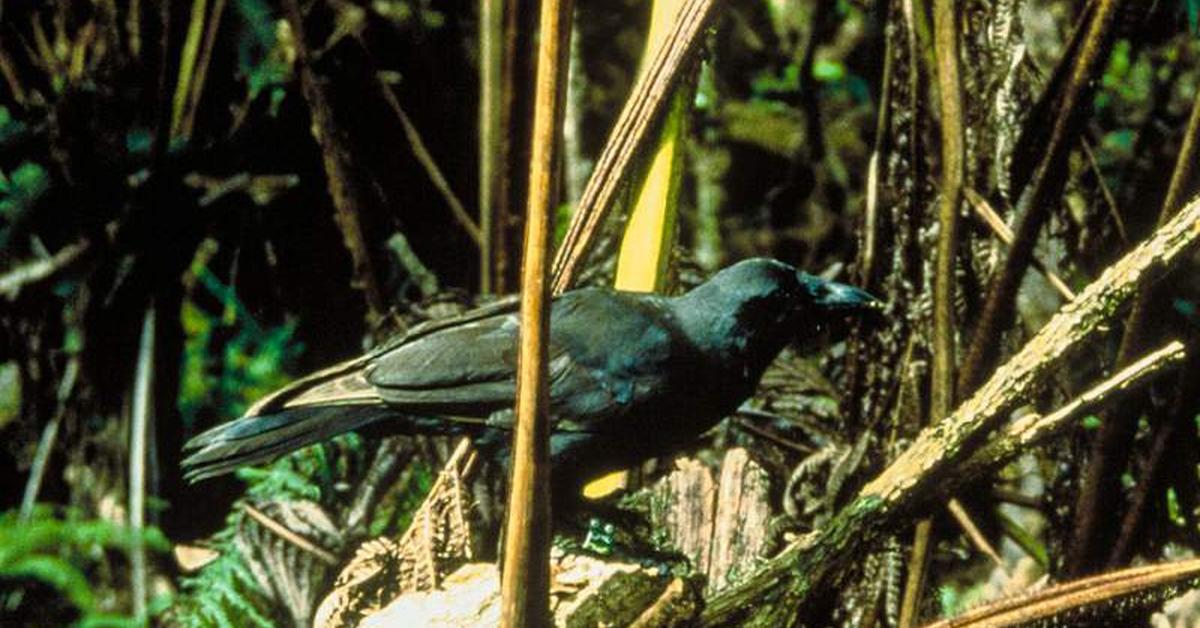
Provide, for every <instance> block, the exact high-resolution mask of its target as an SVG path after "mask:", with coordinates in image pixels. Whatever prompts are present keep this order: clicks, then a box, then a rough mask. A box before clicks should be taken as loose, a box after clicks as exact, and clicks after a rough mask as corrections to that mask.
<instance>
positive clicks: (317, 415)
mask: <svg viewBox="0 0 1200 628" xmlns="http://www.w3.org/2000/svg"><path fill="white" fill-rule="evenodd" d="M878 309H879V303H878V302H877V301H876V300H875V299H874V298H872V297H871V296H870V295H868V294H867V293H866V292H863V291H862V290H859V289H858V288H854V287H852V286H848V285H845V284H839V283H834V282H831V281H825V280H823V279H820V278H817V277H814V276H812V275H808V274H806V273H803V272H799V271H797V270H796V269H795V268H793V267H792V266H789V265H787V264H784V263H782V262H778V261H775V260H769V259H751V260H746V261H743V262H740V263H738V264H734V265H733V266H730V267H728V268H726V269H724V270H722V271H720V272H719V273H717V274H716V275H714V276H713V277H712V278H711V279H709V280H708V281H707V282H705V283H704V284H702V285H700V286H698V287H697V288H695V289H694V290H692V291H691V292H688V293H687V294H684V295H682V296H678V297H664V296H659V295H653V294H640V293H630V292H618V291H614V290H609V289H604V288H585V289H580V290H574V291H571V292H567V293H565V294H563V295H562V296H560V297H558V298H556V299H555V300H554V301H553V305H552V309H551V318H550V343H551V345H550V348H549V366H548V368H549V374H550V379H549V389H550V414H551V417H552V425H553V427H552V432H551V437H550V451H551V464H552V467H551V477H552V482H553V485H554V486H553V491H554V493H555V494H556V495H562V494H563V492H564V491H565V492H568V493H572V492H573V493H574V494H575V495H578V490H579V489H580V488H581V487H582V485H583V484H584V483H586V482H587V481H589V480H591V479H594V478H595V477H597V476H598V475H600V474H602V473H603V472H605V471H611V470H615V469H621V468H627V467H629V466H632V465H635V464H637V463H639V462H641V461H643V460H645V459H646V458H650V457H654V456H660V455H664V454H667V453H670V452H672V451H674V450H677V449H679V448H681V447H683V446H685V445H687V444H689V443H690V442H692V441H694V439H695V438H696V437H697V436H699V435H700V434H702V433H703V432H705V431H707V430H708V429H709V428H711V427H712V426H713V425H715V424H716V423H717V422H718V421H720V420H721V418H723V417H725V416H727V415H728V414H730V413H732V412H733V411H734V410H735V409H736V408H737V407H738V405H739V404H741V403H742V402H743V401H744V400H745V399H746V398H747V397H749V396H750V395H751V394H752V393H753V392H754V389H755V388H756V387H757V386H758V382H759V379H760V378H761V377H762V374H763V371H764V370H765V369H766V368H767V366H768V365H769V364H770V363H771V361H772V360H774V359H775V357H776V356H777V355H778V354H779V352H780V351H781V350H782V349H783V348H784V346H786V345H787V344H788V343H789V342H791V341H793V340H796V339H799V340H804V339H806V337H812V336H815V335H816V333H817V332H818V330H819V329H820V328H821V327H822V326H823V325H825V324H826V323H829V322H833V321H835V320H836V319H838V318H841V317H844V316H845V315H846V314H855V313H858V314H862V313H867V312H874V311H877V310H878ZM518 327H519V319H518V314H517V307H516V303H515V301H512V300H509V301H506V302H501V303H497V304H494V305H491V306H486V307H482V308H479V309H477V310H474V311H471V312H468V313H466V314H464V315H462V316H459V317H456V318H451V319H446V320H439V321H432V322H429V323H426V324H423V325H420V326H418V327H414V328H413V329H412V330H411V331H410V332H409V333H407V334H405V335H403V336H402V337H400V338H399V339H397V340H396V341H394V342H392V343H389V344H386V345H385V346H382V347H380V348H379V349H377V350H375V351H372V352H370V353H368V354H366V355H364V356H362V357H359V358H356V359H353V360H350V361H348V362H344V363H342V364H339V365H336V366H333V367H331V368H328V369H325V370H323V371H320V372H317V373H314V374H313V375H310V376H308V377H305V378H303V379H300V380H299V381H296V382H294V383H292V384H291V385H289V386H287V387H285V388H283V389H282V390H279V391H277V392H275V393H274V394H272V395H270V396H268V397H266V398H265V399H263V400H261V401H259V402H258V403H257V404H255V405H254V406H253V407H252V408H250V410H249V411H248V412H247V415H246V416H245V417H243V418H240V419H238V420H236V421H233V422H230V423H227V424H225V425H221V426H218V427H216V428H214V429H211V430H209V431H207V432H205V433H203V434H200V435H199V436H197V437H195V438H194V439H192V440H191V441H190V442H189V443H188V444H187V445H186V449H187V450H189V451H191V452H192V453H191V455H190V456H189V457H188V458H187V459H186V460H184V462H183V466H184V469H185V471H186V473H187V476H188V478H189V479H191V480H193V481H194V480H198V479H201V478H206V477H210V476H214V475H219V474H223V473H227V472H230V471H233V470H234V469H236V468H237V467H240V466H243V465H247V464H255V463H261V462H265V461H268V460H270V459H272V458H275V457H277V456H280V455H282V454H285V453H288V452H291V451H294V450H296V449H299V448H301V447H304V446H306V445H311V444H313V443H316V442H319V441H322V440H324V439H327V438H330V437H333V436H336V435H338V434H341V433H343V432H347V431H350V430H356V429H360V428H367V429H370V430H381V431H384V432H389V433H431V434H463V435H470V436H472V437H473V438H474V441H475V445H476V447H477V448H478V449H479V450H480V451H481V452H482V453H483V454H484V456H485V458H487V457H490V458H491V459H493V460H497V461H500V462H506V461H507V460H508V454H509V444H510V431H511V430H510V428H511V426H512V410H511V408H512V406H513V398H514V396H515V391H516V380H515V366H516V356H517V342H518V339H517V336H518Z"/></svg>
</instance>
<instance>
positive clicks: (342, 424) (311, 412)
mask: <svg viewBox="0 0 1200 628" xmlns="http://www.w3.org/2000/svg"><path fill="white" fill-rule="evenodd" d="M395 416H396V415H395V412H394V411H389V410H388V408H386V407H384V406H381V405H380V406H357V407H352V406H324V407H302V408H293V409H286V410H282V411H280V412H277V413H274V414H267V415H262V416H246V417H242V418H240V419H237V420H235V421H230V422H229V423H226V424H224V425H220V426H218V427H215V428H213V429H211V430H208V431H207V432H204V433H203V434H200V435H199V436H196V437H195V438H193V439H192V440H190V441H188V443H187V445H185V446H184V451H190V452H191V455H189V456H188V457H187V458H186V459H185V460H184V461H183V469H184V475H185V477H186V478H187V479H188V481H189V482H196V481H198V480H202V479H204V478H210V477H213V476H217V475H223V474H225V473H230V472H232V471H234V470H236V469H237V468H238V467H243V466H247V465H254V464H261V463H264V462H269V461H271V460H273V459H275V458H278V457H279V456H282V455H284V454H287V453H291V452H293V451H296V450H297V449H300V448H302V447H306V446H308V445H312V444H315V443H319V442H321V441H323V440H327V439H330V438H333V437H334V436H337V435H339V434H343V433H345V432H349V431H352V430H358V429H362V428H365V427H367V426H369V425H371V424H373V423H375V422H377V421H379V420H380V419H383V418H385V417H395Z"/></svg>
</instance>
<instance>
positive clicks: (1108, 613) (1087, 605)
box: [925, 559, 1200, 628]
mask: <svg viewBox="0 0 1200 628" xmlns="http://www.w3.org/2000/svg"><path fill="white" fill-rule="evenodd" d="M1198 580H1200V559H1192V560H1181V561H1178V562H1174V563H1164V564H1160V565H1150V566H1146V567H1135V568H1132V569H1125V570H1122V571H1116V572H1110V573H1106V574H1101V575H1099V576H1094V577H1092V578H1085V579H1082V580H1075V581H1072V582H1065V583H1063V584H1060V585H1056V586H1053V587H1050V588H1047V589H1043V590H1041V591H1037V592H1036V593H1033V594H1030V595H1027V596H1020V597H1015V598H1011V599H1006V600H1001V601H999V602H996V603H994V604H988V605H987V606H983V607H980V608H977V609H973V610H971V611H968V612H967V613H964V614H963V615H960V616H958V617H955V618H953V619H944V620H942V621H939V622H936V623H932V624H928V625H927V626H925V628H999V627H1001V626H1040V625H1043V624H1047V623H1049V624H1051V625H1053V624H1054V623H1055V622H1057V621H1058V619H1057V618H1061V617H1064V616H1065V617H1071V618H1072V620H1074V621H1078V622H1082V623H1081V625H1100V624H1102V623H1108V622H1106V621H1104V620H1109V621H1111V618H1112V616H1113V615H1114V614H1118V613H1119V612H1120V611H1125V612H1128V611H1129V610H1130V608H1129V607H1130V605H1131V604H1132V605H1134V606H1136V607H1137V608H1154V607H1157V606H1159V605H1161V604H1162V602H1163V601H1164V600H1165V599H1167V598H1169V597H1171V596H1173V595H1177V594H1178V593H1179V592H1181V591H1183V590H1186V589H1188V588H1191V587H1193V586H1195V583H1196V582H1197V581H1198ZM1089 612H1091V613H1093V614H1088V613H1089ZM1088 620H1091V621H1088ZM1093 622H1094V623H1093Z"/></svg>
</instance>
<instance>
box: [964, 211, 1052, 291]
mask: <svg viewBox="0 0 1200 628" xmlns="http://www.w3.org/2000/svg"><path fill="white" fill-rule="evenodd" d="M964 192H965V193H966V196H967V202H968V204H970V205H971V209H974V210H975V213H976V214H978V215H979V218H980V219H982V220H983V223H984V224H986V225H987V226H988V228H989V229H991V230H992V233H994V234H996V237H997V238H1000V241H1001V242H1003V243H1004V244H1006V245H1008V246H1012V243H1013V232H1012V229H1009V228H1008V225H1007V224H1006V223H1005V222H1004V219H1003V218H1001V217H1000V214H997V213H996V210H995V209H992V205H991V204H990V203H988V202H987V199H985V198H983V196H981V195H980V194H979V193H978V192H976V191H975V190H973V189H971V188H967V189H966V190H964ZM1030 261H1031V262H1032V263H1033V267H1034V268H1035V269H1037V271H1038V272H1039V273H1041V274H1042V276H1043V277H1045V278H1046V281H1047V283H1049V284H1050V286H1051V287H1053V288H1054V289H1055V290H1057V291H1058V294H1059V295H1060V296H1061V297H1062V298H1063V299H1064V300H1066V301H1074V300H1075V291H1074V290H1071V288H1070V287H1068V286H1067V283H1066V282H1065V281H1063V280H1062V277H1059V276H1058V275H1057V274H1055V272H1054V271H1052V270H1050V267H1049V266H1047V265H1046V263H1045V262H1043V261H1042V260H1041V259H1040V258H1038V257H1033V258H1032V259H1031V260H1030Z"/></svg>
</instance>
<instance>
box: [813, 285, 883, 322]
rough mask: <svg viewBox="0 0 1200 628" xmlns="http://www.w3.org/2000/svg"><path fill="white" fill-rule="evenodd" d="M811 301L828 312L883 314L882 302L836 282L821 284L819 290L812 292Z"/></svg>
mask: <svg viewBox="0 0 1200 628" xmlns="http://www.w3.org/2000/svg"><path fill="white" fill-rule="evenodd" d="M813 300H814V302H815V303H816V304H817V305H818V306H820V307H822V308H824V309H826V310H830V311H841V312H846V313H848V314H852V313H873V314H880V313H882V312H883V302H881V301H880V300H879V299H876V298H875V297H873V296H871V295H870V294H869V293H868V292H867V291H865V290H862V289H860V288H855V287H854V286H851V285H848V284H844V283H837V282H836V281H826V282H823V283H822V285H821V287H820V289H817V290H815V291H814V294H813Z"/></svg>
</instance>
